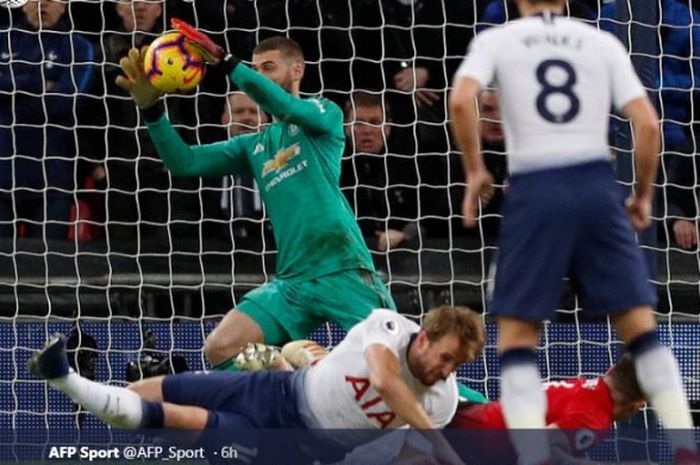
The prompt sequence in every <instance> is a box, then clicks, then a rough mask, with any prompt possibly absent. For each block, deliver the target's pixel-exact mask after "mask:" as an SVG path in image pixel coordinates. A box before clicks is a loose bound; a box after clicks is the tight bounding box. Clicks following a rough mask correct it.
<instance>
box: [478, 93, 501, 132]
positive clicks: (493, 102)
mask: <svg viewBox="0 0 700 465" xmlns="http://www.w3.org/2000/svg"><path fill="white" fill-rule="evenodd" d="M479 124H480V130H481V139H482V140H483V141H484V142H487V143H489V144H499V143H502V142H503V127H502V126H501V110H500V108H499V106H498V97H497V96H496V94H494V93H493V92H484V93H483V94H482V95H481V97H480V98H479Z"/></svg>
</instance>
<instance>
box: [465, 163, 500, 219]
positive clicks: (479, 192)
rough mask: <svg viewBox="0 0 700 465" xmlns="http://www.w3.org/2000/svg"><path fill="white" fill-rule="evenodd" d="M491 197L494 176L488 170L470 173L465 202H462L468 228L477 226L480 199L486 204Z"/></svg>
mask: <svg viewBox="0 0 700 465" xmlns="http://www.w3.org/2000/svg"><path fill="white" fill-rule="evenodd" d="M491 197H493V176H491V174H490V173H489V172H488V171H486V170H483V171H479V172H476V173H473V174H471V175H469V179H468V180H467V191H466V192H465V194H464V202H462V215H464V226H466V227H467V228H473V227H474V226H476V217H477V211H478V208H479V199H481V201H482V202H483V203H484V205H486V204H488V202H489V201H490V200H491Z"/></svg>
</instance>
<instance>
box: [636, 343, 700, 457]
mask: <svg viewBox="0 0 700 465" xmlns="http://www.w3.org/2000/svg"><path fill="white" fill-rule="evenodd" d="M634 366H635V369H636V371H637V379H638V380H639V386H640V387H641V388H642V391H643V392H644V394H645V396H646V398H647V400H648V401H649V403H650V404H651V405H652V407H654V409H655V410H656V412H657V413H658V414H659V417H661V422H662V423H663V424H664V426H665V427H666V428H668V429H669V430H671V431H669V439H671V443H672V444H673V447H674V449H678V448H679V447H684V448H687V449H689V450H691V451H694V450H695V449H696V445H695V441H694V440H693V431H692V430H693V418H692V416H691V415H690V408H689V406H688V399H687V398H686V396H685V390H684V389H683V382H682V381H681V375H680V372H679V370H678V363H677V362H676V358H675V357H674V356H673V353H672V352H671V349H669V348H668V347H666V346H663V345H659V346H657V347H653V348H651V349H649V350H646V351H644V352H642V353H641V354H639V355H637V356H635V357H634Z"/></svg>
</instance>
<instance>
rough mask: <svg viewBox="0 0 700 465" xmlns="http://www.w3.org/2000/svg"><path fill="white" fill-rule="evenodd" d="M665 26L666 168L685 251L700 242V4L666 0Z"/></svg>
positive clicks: (672, 218) (673, 228)
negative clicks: (699, 94)
mask: <svg viewBox="0 0 700 465" xmlns="http://www.w3.org/2000/svg"><path fill="white" fill-rule="evenodd" d="M661 7H662V26H661V51H662V54H661V103H662V106H661V109H662V113H661V116H662V118H663V136H664V158H665V159H666V160H667V161H666V166H667V174H668V184H667V202H668V211H667V213H668V219H669V226H670V232H671V234H672V237H670V238H669V239H670V240H673V241H674V242H676V243H677V244H678V245H680V246H681V247H683V248H684V249H691V248H695V247H696V246H697V243H698V229H697V217H698V210H697V202H698V194H699V192H698V188H700V184H699V181H698V180H699V179H700V177H699V175H700V167H699V166H698V163H699V161H698V159H697V155H696V154H697V151H698V147H697V145H696V143H695V140H697V135H698V134H697V131H696V128H695V126H696V120H697V115H695V114H693V109H694V108H697V106H696V105H694V103H698V99H697V94H696V91H695V88H696V87H697V79H698V76H700V36H698V34H697V33H696V31H695V29H696V26H695V25H697V24H698V23H699V22H700V9H699V7H700V5H698V2H687V1H681V0H664V1H663V2H662V4H661Z"/></svg>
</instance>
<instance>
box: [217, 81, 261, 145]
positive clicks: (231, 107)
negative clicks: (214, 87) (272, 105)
mask: <svg viewBox="0 0 700 465" xmlns="http://www.w3.org/2000/svg"><path fill="white" fill-rule="evenodd" d="M266 122H267V116H266V115H265V114H264V113H262V112H260V111H258V106H257V105H256V104H255V102H254V101H253V99H251V98H250V97H248V96H247V95H246V94H244V93H242V92H236V93H234V94H231V95H229V97H228V105H227V107H226V108H224V113H223V115H222V116H221V123H222V124H223V125H224V126H227V127H228V134H229V137H233V136H237V135H239V134H248V133H251V132H255V131H257V130H258V129H259V126H260V124H261V123H266Z"/></svg>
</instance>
